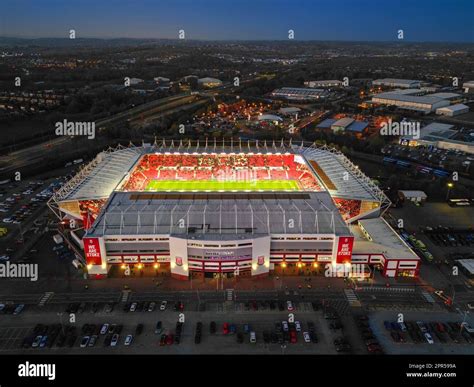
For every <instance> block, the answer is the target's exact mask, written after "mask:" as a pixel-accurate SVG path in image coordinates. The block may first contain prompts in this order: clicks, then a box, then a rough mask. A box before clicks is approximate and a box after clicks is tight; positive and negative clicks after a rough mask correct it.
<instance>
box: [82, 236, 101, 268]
mask: <svg viewBox="0 0 474 387" xmlns="http://www.w3.org/2000/svg"><path fill="white" fill-rule="evenodd" d="M83 242H84V254H85V256H86V263H87V264H88V265H102V257H101V254H100V244H99V239H98V238H84V239H83Z"/></svg>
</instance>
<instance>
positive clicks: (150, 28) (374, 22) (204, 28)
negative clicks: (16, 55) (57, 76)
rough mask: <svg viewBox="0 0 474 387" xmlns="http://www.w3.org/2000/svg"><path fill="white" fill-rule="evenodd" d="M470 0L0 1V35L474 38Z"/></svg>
mask: <svg viewBox="0 0 474 387" xmlns="http://www.w3.org/2000/svg"><path fill="white" fill-rule="evenodd" d="M473 20H474V0H331V1H329V0H326V1H322V0H285V1H284V0H228V1H224V0H220V1H216V0H135V1H133V0H122V1H121V0H108V1H101V0H69V1H65V0H2V1H1V5H0V36H12V37H67V36H68V35H67V34H68V31H69V30H70V29H71V28H74V29H75V30H76V32H77V37H99V38H117V37H125V38H157V39H159V38H177V34H178V30H179V29H184V30H185V32H186V37H187V38H189V39H205V40H224V39H226V40H227V39H235V40H268V39H271V40H281V39H287V31H288V30H289V29H293V30H294V31H295V39H297V40H364V41H393V40H396V37H397V36H396V34H397V30H399V29H403V30H404V34H405V41H431V42H433V41H440V42H474V28H473Z"/></svg>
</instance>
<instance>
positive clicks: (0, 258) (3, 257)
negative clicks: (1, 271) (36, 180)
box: [0, 255, 10, 262]
mask: <svg viewBox="0 0 474 387" xmlns="http://www.w3.org/2000/svg"><path fill="white" fill-rule="evenodd" d="M9 260H10V257H9V256H8V255H0V261H4V262H6V261H9Z"/></svg>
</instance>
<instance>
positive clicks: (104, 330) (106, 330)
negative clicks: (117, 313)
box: [100, 324, 109, 335]
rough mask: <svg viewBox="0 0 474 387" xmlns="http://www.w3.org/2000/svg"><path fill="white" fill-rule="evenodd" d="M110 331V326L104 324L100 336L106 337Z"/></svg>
mask: <svg viewBox="0 0 474 387" xmlns="http://www.w3.org/2000/svg"><path fill="white" fill-rule="evenodd" d="M108 331H109V324H104V325H102V328H100V334H101V335H105V334H106V333H107V332H108Z"/></svg>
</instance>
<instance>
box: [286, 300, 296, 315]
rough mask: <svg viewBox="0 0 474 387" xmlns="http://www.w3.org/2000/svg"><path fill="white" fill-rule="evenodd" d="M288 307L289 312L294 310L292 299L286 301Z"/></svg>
mask: <svg viewBox="0 0 474 387" xmlns="http://www.w3.org/2000/svg"><path fill="white" fill-rule="evenodd" d="M286 308H287V309H288V311H289V312H292V311H293V310H294V308H293V303H292V302H291V301H286Z"/></svg>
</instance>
